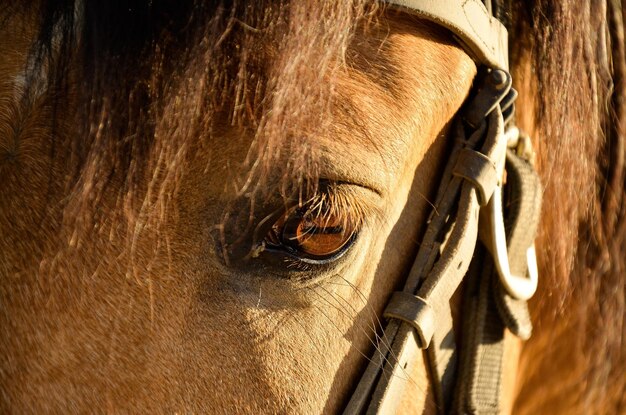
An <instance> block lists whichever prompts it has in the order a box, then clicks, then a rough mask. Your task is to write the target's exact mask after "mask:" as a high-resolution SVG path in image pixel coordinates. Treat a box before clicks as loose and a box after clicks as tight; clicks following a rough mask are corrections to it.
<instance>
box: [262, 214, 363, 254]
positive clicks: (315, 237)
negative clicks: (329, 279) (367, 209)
mask: <svg viewBox="0 0 626 415" xmlns="http://www.w3.org/2000/svg"><path fill="white" fill-rule="evenodd" d="M356 234H357V229H356V226H355V225H354V223H353V221H351V220H350V219H349V218H347V219H346V218H344V217H340V216H338V215H337V214H333V213H328V212H322V211H319V210H318V211H315V212H312V211H306V210H304V209H302V208H294V209H291V210H290V211H288V212H287V213H286V214H285V215H284V216H283V217H282V218H280V219H279V220H278V221H276V223H274V225H273V226H272V228H271V230H270V232H269V233H268V235H267V236H266V238H265V245H266V247H267V248H269V249H270V250H272V249H279V250H284V251H286V252H287V253H289V254H291V255H294V256H296V257H298V258H300V259H310V260H329V259H330V260H332V259H335V258H338V257H339V256H340V255H341V254H343V253H344V252H345V251H346V250H347V248H348V247H349V246H350V245H351V244H352V242H353V241H354V240H355V237H356Z"/></svg>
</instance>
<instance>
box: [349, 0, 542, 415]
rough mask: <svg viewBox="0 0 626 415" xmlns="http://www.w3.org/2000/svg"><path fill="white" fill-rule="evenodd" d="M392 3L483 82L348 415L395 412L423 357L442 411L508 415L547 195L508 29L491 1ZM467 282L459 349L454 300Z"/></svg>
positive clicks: (526, 332)
mask: <svg viewBox="0 0 626 415" xmlns="http://www.w3.org/2000/svg"><path fill="white" fill-rule="evenodd" d="M387 2H388V3H389V4H391V5H392V6H393V7H396V8H399V9H400V10H403V11H405V12H408V13H411V14H414V15H416V16H419V17H421V18H423V19H426V20H429V21H431V22H434V23H436V24H438V25H440V26H443V27H445V28H447V29H448V30H450V32H451V33H452V34H453V35H454V37H455V38H456V39H457V41H458V43H459V44H460V45H461V46H462V47H463V48H464V49H465V50H466V52H467V53H468V54H469V55H470V56H471V57H472V58H473V59H474V60H475V62H476V63H477V64H478V65H479V75H478V77H477V79H476V80H475V82H474V87H473V89H472V91H471V94H470V98H469V99H468V101H467V102H466V103H465V105H464V106H463V107H462V108H461V110H460V111H459V112H458V113H457V115H456V117H455V121H454V126H453V135H454V138H455V142H454V145H453V149H452V153H451V156H450V159H449V162H448V164H447V165H446V168H445V170H444V173H443V176H442V178H441V184H440V187H439V190H438V192H437V196H436V199H435V204H434V205H435V207H434V209H433V211H432V213H431V215H430V217H429V219H428V221H427V228H426V231H425V234H424V237H423V240H422V242H421V244H420V248H419V251H418V253H417V256H416V258H415V261H414V263H413V266H412V268H411V270H410V272H409V274H408V276H407V278H406V282H405V285H404V289H403V291H400V292H394V293H393V294H392V296H391V298H390V300H389V302H388V304H387V307H386V309H385V311H384V316H385V317H386V319H387V323H386V326H385V329H384V334H383V336H382V341H381V342H380V344H379V347H378V349H377V350H376V352H375V354H374V355H373V356H372V357H371V359H370V362H369V364H368V367H367V369H366V371H365V372H364V374H363V376H362V378H361V380H360V381H359V384H358V385H357V387H356V390H355V391H354V394H353V396H352V398H351V400H350V402H349V403H348V406H347V407H346V409H345V411H344V414H361V413H368V414H374V413H395V409H396V406H397V404H398V402H399V401H400V398H401V397H402V395H403V390H404V388H405V386H406V384H407V382H408V373H411V372H412V370H411V365H413V364H414V363H415V361H416V360H417V354H418V353H422V350H423V351H424V356H425V359H426V363H427V367H428V369H429V375H430V380H431V384H432V389H433V391H434V395H435V399H436V402H437V406H438V409H439V412H440V413H442V414H447V413H454V414H456V413H472V414H495V413H499V409H500V407H499V405H500V388H501V383H502V382H501V379H502V357H503V344H504V331H505V329H509V330H510V331H511V332H512V333H513V334H515V335H517V336H518V337H520V338H521V339H528V338H529V337H530V334H531V331H532V325H531V322H530V317H529V314H528V308H527V304H526V300H528V299H529V298H530V297H532V295H533V294H534V292H535V290H536V288H537V279H538V277H537V263H536V259H535V249H534V239H535V233H536V229H537V224H538V222H539V214H540V207H541V193H542V189H541V184H540V182H539V178H538V176H537V174H536V172H535V169H534V167H533V165H532V159H533V152H532V147H531V146H530V139H529V138H528V137H527V136H525V135H523V134H521V133H520V131H519V130H518V129H517V128H516V127H515V125H514V123H513V120H512V118H513V110H514V105H513V103H514V101H515V97H516V96H517V93H516V92H515V90H513V89H512V88H511V83H512V80H511V76H510V75H509V73H508V39H507V31H506V29H505V27H504V25H503V24H502V23H501V22H500V21H499V20H498V19H497V18H496V17H495V16H496V15H498V14H499V11H497V10H494V7H492V4H491V0H485V1H484V2H483V1H479V0H387ZM494 12H495V14H494ZM505 172H506V175H505ZM505 177H506V183H505ZM505 184H506V186H505ZM503 201H505V204H504V205H503V203H504V202H503ZM461 282H464V287H463V295H464V301H463V316H464V319H463V320H464V321H463V327H462V330H461V331H462V333H463V339H462V340H463V341H462V347H461V348H459V347H458V346H457V342H456V341H455V338H454V331H453V327H452V312H451V308H450V299H451V297H452V295H453V294H454V293H455V292H456V291H457V288H458V287H459V285H460V284H461Z"/></svg>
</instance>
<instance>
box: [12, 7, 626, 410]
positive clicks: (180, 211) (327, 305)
mask: <svg viewBox="0 0 626 415" xmlns="http://www.w3.org/2000/svg"><path fill="white" fill-rule="evenodd" d="M23 3H24V4H19V3H17V4H12V5H10V6H6V7H3V10H0V56H3V59H4V60H3V61H1V62H0V74H2V75H1V77H0V98H1V101H0V151H1V153H0V177H1V178H0V188H1V189H2V194H1V198H0V232H1V234H2V237H3V238H2V241H1V243H0V248H1V252H2V254H1V255H2V256H0V278H1V279H2V288H0V303H1V304H2V309H3V312H2V316H1V317H0V323H1V325H2V328H3V332H4V333H8V334H9V335H6V336H3V337H4V340H2V341H1V342H0V348H1V349H0V350H1V355H2V357H1V358H0V367H2V378H1V379H0V385H1V394H0V408H1V409H2V411H20V410H22V411H38V410H42V409H44V408H47V409H52V410H54V409H56V410H64V411H66V412H67V411H72V410H73V411H80V410H81V409H82V410H84V409H85V408H90V407H91V408H93V407H94V405H95V407H98V408H101V409H102V410H103V411H104V410H108V411H112V412H118V411H121V410H124V409H127V410H128V409H131V408H132V409H134V410H139V411H141V410H144V411H151V412H154V411H163V410H167V411H170V412H172V411H177V410H178V411H185V412H187V411H203V412H205V411H217V410H227V409H228V408H230V410H233V409H234V408H237V410H241V411H259V410H264V411H270V412H284V411H288V412H309V411H312V412H318V411H320V410H325V411H327V412H332V411H335V410H336V409H337V408H338V407H339V406H340V405H341V404H342V402H343V400H345V396H347V394H348V393H349V392H350V390H351V388H352V386H353V382H354V381H355V379H356V377H357V376H358V372H359V370H360V369H359V368H360V367H361V366H362V364H363V361H364V358H363V355H362V354H368V353H369V352H370V349H371V348H372V345H371V344H369V343H368V337H369V335H370V333H371V332H372V329H375V328H376V327H377V324H376V322H375V320H374V318H375V317H374V316H376V315H379V312H380V308H381V306H382V304H383V303H384V301H385V298H386V295H388V293H389V292H391V289H392V288H393V287H394V286H395V285H397V284H398V278H400V277H401V275H402V271H403V270H404V269H405V268H406V266H407V265H408V261H410V255H411V254H412V252H413V251H414V249H415V241H416V240H417V237H418V229H419V225H418V224H420V223H422V222H423V220H424V218H425V215H426V212H427V211H428V203H427V202H426V201H425V198H428V197H429V195H430V194H432V191H433V186H434V185H435V180H436V177H437V172H438V169H439V168H440V167H441V162H442V161H443V160H444V154H445V149H446V146H445V134H444V133H445V131H446V130H445V128H446V127H445V125H446V123H447V122H448V121H449V119H450V117H451V116H452V115H453V114H454V112H455V111H456V109H457V108H458V106H459V105H460V104H461V102H462V100H463V98H464V97H465V95H466V94H467V91H468V88H469V81H470V80H471V76H472V75H473V68H472V66H471V64H470V62H469V60H468V58H467V57H466V56H464V54H463V53H462V52H461V51H460V50H459V49H458V48H455V47H454V46H451V45H450V44H449V39H448V38H447V35H446V34H445V32H442V31H441V30H438V29H437V28H434V27H431V26H428V25H425V24H424V23H423V22H420V21H419V20H416V19H412V18H407V17H406V16H401V15H398V14H397V13H388V14H383V13H382V12H381V11H380V10H377V9H376V7H373V6H372V5H371V4H370V3H369V2H365V1H360V0H359V1H354V2H322V3H320V2H317V1H301V2H300V1H299V2H293V4H292V3H288V2H274V1H259V2H254V4H253V5H252V4H247V2H241V3H240V2H233V3H232V4H231V3H228V4H227V5H226V6H224V7H217V6H216V5H213V4H202V3H201V2H198V3H196V2H194V1H188V2H172V4H169V3H168V2H158V1H153V2H151V3H150V4H152V6H148V2H142V1H136V2H131V4H130V6H125V7H121V8H119V7H117V6H116V5H115V2H85V11H84V15H82V17H83V18H84V20H81V19H79V21H78V22H74V21H73V19H74V18H75V17H76V16H80V15H77V14H74V7H75V6H74V2H73V1H69V0H68V1H58V2H52V1H44V0H42V1H40V2H23ZM611 4H614V5H615V6H614V8H610V10H609V12H610V13H609V15H610V16H612V19H610V20H609V21H606V20H605V19H604V11H603V10H602V8H601V7H600V6H599V5H598V4H595V3H593V4H588V3H587V2H574V1H561V2H554V1H543V0H536V1H533V2H531V4H530V3H528V2H523V3H522V2H520V3H518V4H517V3H516V4H514V7H513V9H512V12H511V16H510V17H511V21H512V22H514V25H513V28H512V31H511V32H512V38H513V41H512V47H513V53H512V56H513V68H514V69H513V75H514V79H515V81H516V83H517V86H516V87H517V89H518V90H519V91H520V95H521V100H520V102H519V103H518V122H519V124H520V125H521V126H522V127H523V128H524V129H526V130H527V131H529V132H531V133H532V135H533V137H534V138H535V140H536V143H537V153H538V156H539V167H540V170H541V174H542V176H543V178H544V184H545V186H546V191H545V196H544V200H545V206H544V217H543V223H542V228H541V231H540V232H541V233H540V239H539V242H538V246H539V252H540V257H539V259H540V266H541V271H542V272H541V276H542V282H541V287H540V292H539V295H538V296H537V298H536V299H534V300H533V303H532V311H533V319H534V321H535V326H536V328H535V334H534V336H533V338H532V339H531V340H530V341H529V342H528V343H527V344H526V345H524V346H523V348H522V351H521V360H520V366H519V372H518V373H519V375H518V388H519V390H518V397H517V401H516V406H515V412H516V413H538V412H539V413H541V412H549V413H620V412H623V411H624V385H625V382H624V377H623V373H624V370H625V369H626V361H625V356H624V354H625V349H626V348H625V347H624V343H623V338H624V334H625V328H624V313H625V304H624V275H625V265H626V264H625V261H626V259H625V258H626V241H625V240H624V238H625V237H626V207H625V206H624V192H625V184H624V180H625V179H624V177H625V176H624V175H625V173H624V156H625V152H626V150H625V148H624V143H625V142H626V141H625V140H626V132H625V129H626V109H625V108H626V104H625V102H624V101H625V100H626V84H625V82H624V74H625V72H626V70H625V69H624V65H626V58H625V57H624V38H623V30H624V25H623V10H624V6H623V4H619V1H613V2H612V3H611ZM3 6H4V5H3ZM620 13H622V17H621V18H620V17H619V16H618V14H620ZM83 22H84V25H81V23H83ZM75 28H78V29H77V30H75ZM605 33H606V34H607V37H606V38H604V37H603V34H605ZM604 44H606V45H607V46H606V48H605V49H603V48H602V47H600V46H601V45H604ZM603 51H604V52H603ZM410 52H412V53H410ZM420 54H423V55H424V56H425V57H427V58H428V61H420V60H419V59H420V56H421V55H420ZM431 61H432V62H431ZM16 76H18V77H20V76H22V77H23V79H24V81H23V82H15V80H16V79H18V80H19V78H15V77H16ZM611 81H612V83H611ZM434 106H437V107H438V108H437V111H436V113H433V112H429V109H430V111H432V108H431V107H434ZM426 107H428V108H426ZM68 109H69V110H68ZM400 138H402V139H400ZM328 149H332V150H333V151H332V152H329V151H328ZM351 152H354V154H356V155H358V157H352V158H349V157H348V158H345V157H344V158H335V159H333V155H332V153H341V154H348V155H349V154H351ZM372 155H378V158H376V157H374V156H372ZM337 160H340V161H341V163H338V162H337ZM364 160H367V161H368V162H370V161H372V160H376V163H377V164H373V163H374V162H373V161H372V162H371V163H370V164H365V165H363V164H360V163H363V162H364ZM350 163H353V164H350ZM368 169H369V170H378V171H380V172H381V174H380V177H379V176H377V178H376V180H373V179H372V177H370V176H368V175H367V174H365V173H363V172H364V171H366V170H368ZM414 174H415V176H414ZM318 177H323V178H325V179H330V180H331V181H332V180H333V179H340V181H346V180H347V181H351V182H355V183H359V184H361V185H364V186H365V187H370V188H371V189H373V190H374V193H379V194H380V195H382V198H383V199H382V200H388V199H389V200H390V201H389V202H384V203H383V202H381V201H380V200H379V199H378V198H376V197H374V196H372V195H371V194H369V193H367V191H366V190H363V189H362V188H361V189H360V190H355V189H352V188H347V190H346V189H344V188H342V189H343V190H341V189H340V190H339V191H338V192H337V193H330V194H329V200H334V201H335V202H336V201H342V204H343V203H345V204H346V205H351V206H355V204H354V203H353V201H354V200H358V201H361V204H356V206H357V209H356V210H355V211H356V212H358V215H359V222H361V221H362V222H364V223H365V225H363V226H365V227H367V226H370V227H373V228H376V230H377V232H375V233H373V234H372V237H371V239H372V241H373V242H372V243H371V247H370V248H369V249H370V251H367V253H368V255H370V256H372V257H373V258H375V259H376V260H374V259H372V260H370V262H365V261H364V259H363V258H361V257H360V256H358V255H357V254H354V255H355V256H354V257H351V258H352V260H354V262H355V263H363V264H365V265H363V267H361V268H360V269H359V270H357V269H351V268H349V267H348V266H344V267H343V268H342V269H343V270H344V271H345V272H344V273H343V274H341V273H340V272H339V271H337V274H339V275H341V277H342V279H339V280H333V281H335V285H332V284H331V285H325V284H320V283H318V284H308V283H306V282H305V283H303V284H300V283H299V282H294V281H297V280H296V279H295V277H290V278H291V279H290V280H289V281H292V282H293V284H294V286H295V287H296V288H295V289H294V286H291V285H289V284H285V283H284V282H279V283H276V282H267V281H265V280H264V279H263V278H257V276H256V274H255V271H251V270H250V269H249V268H246V267H245V266H243V268H241V269H236V270H234V271H233V269H232V268H230V267H232V266H235V264H238V263H239V262H238V254H239V253H241V252H243V253H244V254H245V253H248V252H249V250H250V245H249V244H248V245H246V244H245V243H244V244H243V247H240V245H241V243H240V241H241V240H244V241H245V240H246V239H245V238H243V239H242V238H241V235H245V234H246V233H247V232H252V230H253V229H252V228H254V224H255V223H256V222H255V220H256V219H255V212H271V211H272V210H271V209H270V208H271V207H272V206H273V208H272V209H275V208H276V206H279V207H280V206H283V205H284V203H285V202H284V201H283V200H288V199H290V198H293V197H296V198H300V199H304V200H307V199H308V198H310V197H311V195H314V194H316V192H317V191H318V190H319V188H318V183H317V178H318ZM381 177H382V178H381ZM294 193H295V194H296V196H294ZM390 194H393V195H395V199H394V198H389V195H390ZM276 195H278V198H279V199H281V200H280V201H279V202H278V203H277V202H275V201H273V198H276V197H277V196H276ZM385 197H387V198H388V199H386V198H385ZM405 202H406V206H407V208H406V209H405V205H404V203H405ZM327 203H330V202H327ZM331 205H332V206H333V207H335V208H336V209H339V210H341V209H342V208H341V207H339V206H338V205H339V204H332V203H331ZM268 206H269V207H268ZM342 206H343V205H342ZM268 209H270V210H268ZM344 211H345V209H344ZM368 217H369V218H370V219H369V220H370V222H368V221H367V218H368ZM368 223H369V225H368ZM372 223H373V224H376V225H375V226H372ZM366 232H367V229H364V230H363V233H364V234H367V233H366ZM387 245H389V246H390V247H389V248H388V247H387ZM357 246H358V247H359V246H361V245H357ZM215 247H217V248H215ZM362 249H363V252H366V251H365V247H363V248H362ZM214 251H216V252H217V254H213V252H214ZM383 252H384V253H385V255H384V256H383ZM229 258H231V259H232V263H229V262H228V261H229ZM377 258H380V260H378V259H377ZM377 261H379V262H377ZM235 271H236V272H235ZM357 271H358V272H357ZM264 272H268V273H271V272H274V271H272V269H271V268H267V269H264ZM306 272H309V271H306ZM318 274H321V276H323V273H318ZM307 275H308V274H307ZM315 275H317V274H315ZM321 276H320V278H321ZM390 276H391V277H390ZM321 279H322V280H323V281H325V280H326V279H325V278H321ZM272 281H273V280H272ZM280 281H283V280H280ZM290 284H291V283H290ZM364 299H365V300H364ZM311 305H313V307H312V306H311ZM339 335H340V336H339ZM337 336H339V337H337ZM344 355H345V357H344ZM244 356H245V357H244ZM335 372H338V373H339V375H337V376H335ZM416 373H417V375H416V379H417V378H419V377H420V376H421V378H422V379H421V382H423V381H424V380H425V377H424V376H423V369H421V368H418V369H417V372H416ZM246 382H247V383H246ZM415 385H416V386H415V388H416V390H417V391H418V393H420V398H419V399H418V401H419V402H418V403H417V405H418V406H420V405H422V402H421V401H422V400H425V399H428V398H427V394H425V393H421V392H423V388H425V385H424V384H423V383H420V381H418V382H416V384H415ZM322 392H324V393H322ZM318 393H319V394H321V396H317V394H318ZM326 395H328V396H326ZM415 404H416V402H415V401H414V402H412V403H411V405H415ZM431 409H432V408H431Z"/></svg>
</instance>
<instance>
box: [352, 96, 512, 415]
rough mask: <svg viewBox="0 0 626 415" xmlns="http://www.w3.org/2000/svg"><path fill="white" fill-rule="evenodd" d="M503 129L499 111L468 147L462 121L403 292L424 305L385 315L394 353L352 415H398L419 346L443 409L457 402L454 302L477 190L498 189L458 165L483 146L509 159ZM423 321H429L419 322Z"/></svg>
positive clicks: (370, 371)
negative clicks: (467, 174)
mask: <svg viewBox="0 0 626 415" xmlns="http://www.w3.org/2000/svg"><path fill="white" fill-rule="evenodd" d="M503 128H504V126H503V119H502V114H501V112H500V110H499V108H496V110H495V111H493V112H492V113H491V114H490V115H489V116H488V120H487V122H483V123H482V124H481V126H480V127H479V128H478V129H477V130H476V131H474V132H473V134H472V135H471V136H470V137H469V138H468V139H465V127H464V125H463V122H462V120H461V119H460V118H459V119H457V122H456V125H455V131H456V137H457V138H458V139H457V141H456V143H455V148H454V149H453V152H452V155H451V163H449V164H448V165H447V167H446V170H445V171H444V176H443V179H442V186H441V187H440V190H439V194H438V196H437V199H436V203H435V206H436V209H434V210H433V212H432V214H431V217H430V218H429V225H428V227H427V230H426V233H425V235H424V239H423V241H422V244H421V248H420V251H419V252H418V255H417V258H416V260H415V262H414V264H413V267H412V269H411V271H410V273H409V277H408V278H407V282H406V284H405V287H404V294H403V296H404V297H407V296H408V295H416V297H417V298H416V299H415V300H414V301H413V300H412V301H411V303H410V305H408V306H406V307H399V306H396V307H394V306H393V305H392V308H391V309H388V310H386V312H385V315H386V316H387V317H389V318H391V321H390V322H389V323H388V324H387V326H386V328H385V334H384V337H385V338H386V339H387V340H388V342H389V344H391V347H390V348H389V349H387V348H385V349H382V350H381V351H379V352H378V353H376V355H375V357H374V358H373V359H372V360H371V361H370V363H369V365H368V367H367V369H366V372H365V374H364V376H363V377H362V379H361V381H360V382H359V385H358V386H357V389H356V390H355V393H354V395H353V397H352V399H351V401H350V402H349V404H348V406H347V407H346V410H345V413H346V414H360V413H363V412H367V413H383V412H384V413H387V412H389V413H393V411H394V410H395V407H394V406H395V405H396V404H397V402H398V401H399V399H398V398H399V397H400V396H401V395H402V393H403V390H404V387H405V385H406V382H407V377H406V376H404V375H403V374H404V373H405V372H410V365H412V364H414V362H415V361H416V358H417V354H418V353H420V350H419V347H418V345H419V346H421V347H422V348H424V347H427V353H428V354H429V356H430V358H429V360H430V361H431V362H434V363H435V364H434V365H431V366H432V371H433V373H432V381H433V390H434V392H435V395H436V397H437V402H438V405H439V406H440V407H441V408H444V407H445V405H447V404H448V403H449V402H451V397H452V391H453V388H454V375H455V366H456V350H457V348H456V346H455V342H454V334H453V331H452V315H451V310H450V298H451V297H452V295H453V294H454V293H455V291H456V289H457V288H458V286H459V284H460V283H461V281H462V280H463V277H464V276H465V273H466V272H467V269H468V267H469V264H470V262H471V258H472V255H473V253H474V247H475V244H476V241H477V235H478V220H479V211H480V204H479V201H478V192H477V190H476V188H477V187H479V186H477V183H481V186H484V187H487V186H489V185H491V186H492V188H491V190H489V189H483V191H485V192H486V193H490V192H491V193H492V192H493V186H494V185H495V183H492V182H491V181H489V180H481V177H480V176H481V174H479V175H478V176H477V177H473V178H472V180H467V179H464V178H463V177H462V176H461V175H460V174H458V168H457V162H458V161H459V160H464V158H461V154H466V155H467V154H469V153H467V151H466V150H467V149H470V150H471V149H474V148H476V147H478V146H479V145H480V146H482V148H481V152H480V153H482V156H480V157H481V158H483V157H487V158H488V159H493V158H496V157H503V153H504V150H505V148H503V145H504V146H505V145H506V143H505V142H504V143H503V141H502V137H503ZM472 151H474V150H472ZM491 163H493V164H495V162H491ZM479 171H481V170H479ZM466 172H467V171H466ZM426 276H428V278H426ZM395 298H396V299H398V298H399V296H398V295H396V297H395ZM420 307H421V308H422V310H421V311H420V310H419V308H420ZM403 309H404V310H405V311H406V310H409V311H410V312H409V314H407V315H406V316H403V317H402V318H401V320H398V319H396V318H397V316H398V314H400V313H402V310H403ZM416 309H417V311H416ZM420 314H421V315H425V316H427V318H426V319H424V318H422V317H420V318H416V316H419V315H420ZM415 320H417V322H418V324H419V322H422V323H424V322H426V324H425V325H424V326H422V327H420V329H419V330H415V329H414V327H415V324H413V323H414V322H415ZM431 320H434V322H433V321H431ZM407 321H411V323H407ZM433 328H434V330H433ZM417 333H420V335H419V337H416V336H418V334H417ZM431 333H432V335H431ZM366 408H367V410H366Z"/></svg>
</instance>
